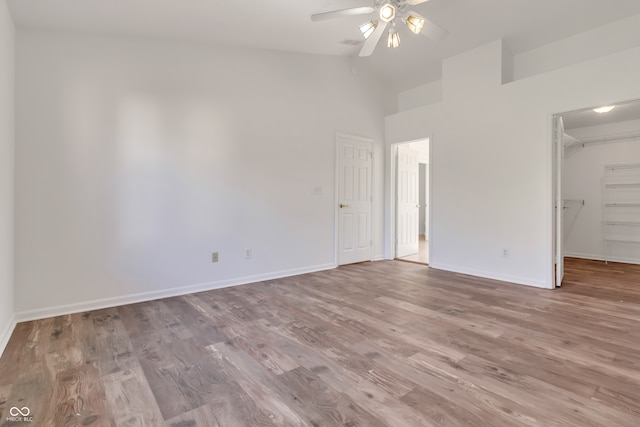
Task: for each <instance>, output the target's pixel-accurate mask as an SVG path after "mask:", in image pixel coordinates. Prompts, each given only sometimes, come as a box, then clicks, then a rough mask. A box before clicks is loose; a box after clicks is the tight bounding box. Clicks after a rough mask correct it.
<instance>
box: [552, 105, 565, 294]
mask: <svg viewBox="0 0 640 427" xmlns="http://www.w3.org/2000/svg"><path fill="white" fill-rule="evenodd" d="M555 149H556V152H555V160H556V165H555V168H556V173H555V195H556V199H555V209H556V211H555V216H556V217H555V240H556V241H555V250H554V252H555V268H556V271H555V279H556V286H562V279H563V278H564V230H563V216H564V215H563V213H564V209H563V208H562V207H563V205H564V199H563V197H562V167H563V165H564V123H563V121H562V117H560V116H556V125H555Z"/></svg>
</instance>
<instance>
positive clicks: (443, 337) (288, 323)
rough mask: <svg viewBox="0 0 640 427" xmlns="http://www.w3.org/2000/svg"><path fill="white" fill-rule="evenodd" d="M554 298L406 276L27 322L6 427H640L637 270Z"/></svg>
mask: <svg viewBox="0 0 640 427" xmlns="http://www.w3.org/2000/svg"><path fill="white" fill-rule="evenodd" d="M566 270H567V274H566V280H565V284H564V286H563V287H562V288H561V289H558V290H555V291H549V290H541V289H535V288H528V287H524V286H518V285H511V284H505V283H501V282H497V281H492V280H484V279H478V278H474V277H470V276H465V275H459V274H453V273H447V272H442V271H437V270H430V269H428V268H427V267H425V266H421V265H418V264H412V263H403V262H396V261H385V262H376V263H364V264H357V265H351V266H345V267H341V268H339V269H336V270H332V271H326V272H319V273H313V274H307V275H303V276H297V277H290V278H285V279H280V280H272V281H268V282H263V283H256V284H251V285H245V286H240V287H235V288H227V289H221V290H216V291H210V292H203V293H198V294H193V295H187V296H182V297H175V298H169V299H164V300H158V301H153V302H147V303H141V304H133V305H127V306H122V307H117V308H111V309H105V310H97V311H92V312H87V313H79V314H73V315H68V316H61V317H56V318H50V319H45V320H39V321H34V322H26V323H20V324H19V325H18V326H17V328H16V330H15V332H14V334H13V336H12V338H11V340H10V342H9V344H8V346H7V348H6V351H5V353H4V355H3V356H2V358H1V359H0V423H2V425H3V426H15V425H24V424H22V423H15V422H12V421H10V420H8V419H7V417H10V414H9V411H10V408H11V407H14V406H15V407H19V408H23V407H28V408H29V409H30V416H31V417H33V422H32V423H31V425H37V426H171V427H188V426H224V427H229V426H232V427H233V426H393V427H403V426H474V427H478V426H491V427H496V426H607V427H611V426H630V427H631V426H633V427H637V426H639V425H640V399H639V396H640V266H631V265H623V264H609V265H605V264H604V263H601V262H594V261H582V260H575V259H569V260H567V263H566Z"/></svg>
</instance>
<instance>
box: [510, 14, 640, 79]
mask: <svg viewBox="0 0 640 427" xmlns="http://www.w3.org/2000/svg"><path fill="white" fill-rule="evenodd" d="M638 27H640V15H633V16H630V17H628V18H625V19H622V20H620V21H617V22H613V23H611V24H607V25H604V26H602V27H598V28H594V29H592V30H589V31H585V32H583V33H580V34H576V35H574V36H572V37H568V38H566V39H563V40H558V41H556V42H554V43H549V44H547V45H544V46H541V47H539V48H537V49H532V50H530V51H528V52H524V53H521V54H519V55H515V56H514V57H513V78H514V79H515V80H519V79H523V78H526V77H530V76H533V75H536V74H541V73H546V72H549V71H552V70H557V69H559V68H562V67H566V66H569V65H574V64H578V63H580V62H584V61H589V60H592V59H595V58H598V57H602V56H605V55H609V54H612V53H615V52H620V51H623V50H626V49H630V48H633V47H636V46H639V45H640V32H639V31H638Z"/></svg>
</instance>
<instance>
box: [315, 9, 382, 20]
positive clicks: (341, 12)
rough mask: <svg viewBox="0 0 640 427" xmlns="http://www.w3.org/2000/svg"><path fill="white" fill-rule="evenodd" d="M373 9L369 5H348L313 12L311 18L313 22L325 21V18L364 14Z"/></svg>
mask: <svg viewBox="0 0 640 427" xmlns="http://www.w3.org/2000/svg"><path fill="white" fill-rule="evenodd" d="M374 10H375V9H374V8H373V7H371V6H362V7H350V8H348V9H339V10H332V11H329V12H320V13H314V14H313V15H311V20H312V21H314V22H317V21H325V20H327V19H333V18H342V17H343V16H353V15H366V14H367V13H371V12H373V11H374Z"/></svg>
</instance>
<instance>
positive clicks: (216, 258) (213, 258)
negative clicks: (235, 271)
mask: <svg viewBox="0 0 640 427" xmlns="http://www.w3.org/2000/svg"><path fill="white" fill-rule="evenodd" d="M211 262H218V252H213V253H212V254H211Z"/></svg>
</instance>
